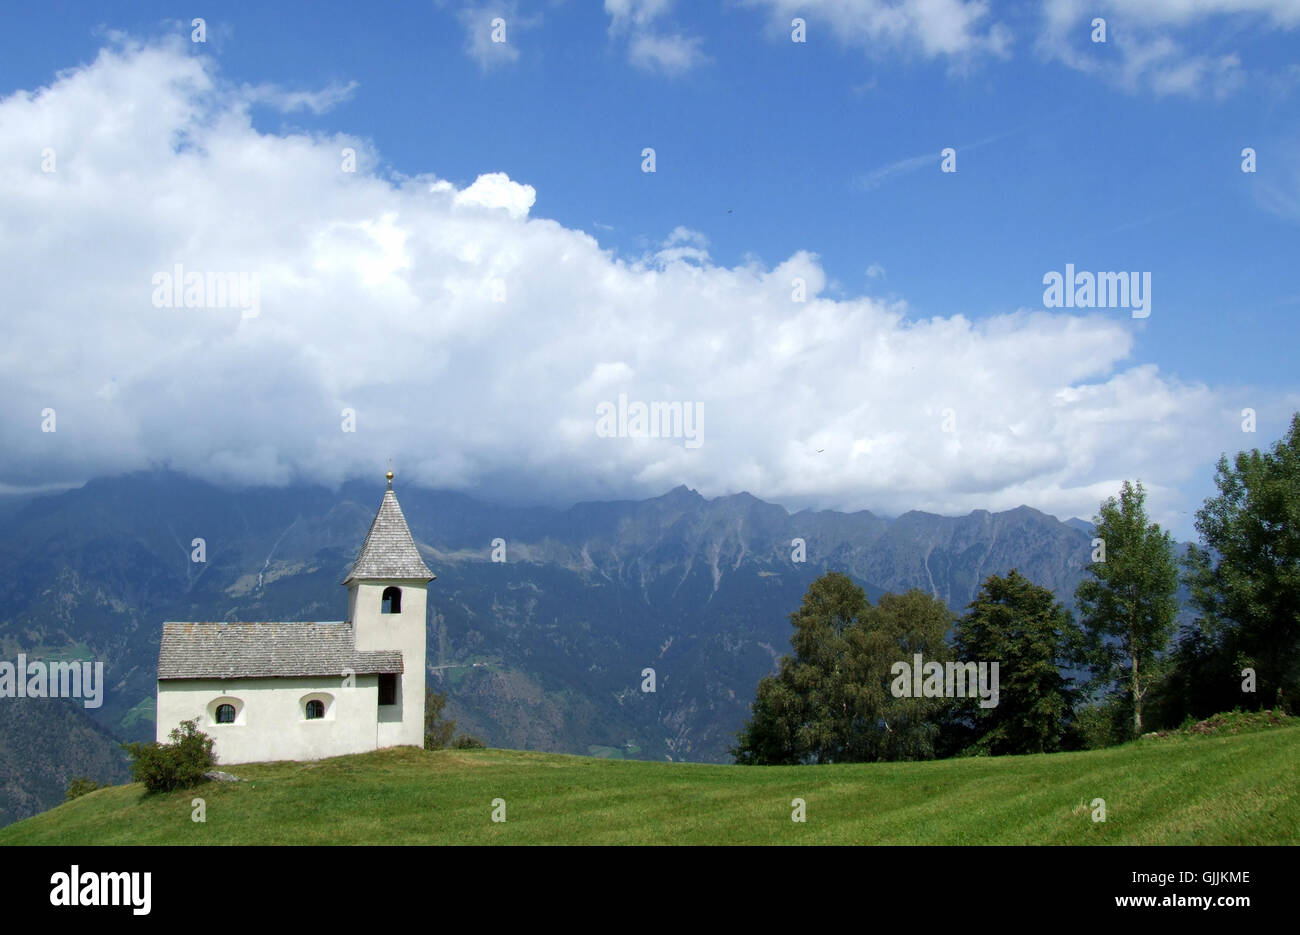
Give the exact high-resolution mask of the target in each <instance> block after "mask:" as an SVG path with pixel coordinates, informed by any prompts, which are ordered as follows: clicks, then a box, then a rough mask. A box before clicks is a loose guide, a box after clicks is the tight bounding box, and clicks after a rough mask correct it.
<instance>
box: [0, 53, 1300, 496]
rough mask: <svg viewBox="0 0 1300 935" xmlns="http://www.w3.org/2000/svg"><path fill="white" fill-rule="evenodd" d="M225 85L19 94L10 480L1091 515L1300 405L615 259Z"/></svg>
mask: <svg viewBox="0 0 1300 935" xmlns="http://www.w3.org/2000/svg"><path fill="white" fill-rule="evenodd" d="M214 67H215V66H214V65H213V64H212V62H211V60H210V59H208V58H206V57H196V56H193V55H190V54H189V53H188V51H187V50H186V49H185V48H184V45H183V44H182V43H180V42H175V43H169V44H163V45H152V46H147V47H141V46H126V47H121V48H116V49H113V50H109V51H105V52H103V53H102V54H101V55H100V56H99V57H98V58H97V59H96V60H95V61H94V62H93V63H92V64H90V65H88V66H85V67H81V68H77V69H73V70H70V71H68V72H66V73H63V74H61V75H60V76H59V77H58V79H57V80H56V81H54V82H53V83H52V84H51V85H50V86H49V87H47V88H42V89H40V90H38V91H36V92H34V93H30V94H29V93H18V94H14V95H11V96H9V97H8V98H5V99H4V100H2V101H0V125H2V126H4V127H5V133H4V134H2V135H0V165H4V166H8V167H9V168H8V169H7V170H6V171H5V172H4V173H0V276H3V281H4V282H5V283H6V286H7V290H6V306H5V308H6V310H5V340H4V342H2V343H0V395H2V396H3V398H4V399H5V401H6V405H5V406H4V407H3V408H2V409H0V452H3V454H0V485H14V486H23V485H27V484H33V483H44V484H53V483H61V482H66V481H69V480H76V479H84V478H85V477H88V476H93V475H97V474H102V473H108V472H113V471H118V470H128V469H134V468H140V467H145V466H147V465H149V464H151V463H170V464H171V465H173V466H174V467H176V468H177V469H181V470H186V471H190V472H193V473H196V474H199V475H202V476H205V477H209V478H211V479H214V480H218V481H241V482H283V481H287V480H289V479H291V478H294V477H301V478H310V479H317V480H321V481H325V482H332V481H337V480H339V479H342V478H344V477H347V476H357V475H361V476H367V477H368V476H376V477H377V476H379V474H380V473H381V472H382V470H383V467H384V465H385V463H386V459H387V458H388V457H390V456H391V457H392V458H393V460H394V463H395V465H396V466H397V467H398V468H399V469H400V470H401V472H402V476H403V477H404V478H405V481H406V482H407V483H412V482H418V483H423V484H427V485H430V486H439V487H461V488H464V489H474V490H478V491H479V492H480V493H483V494H486V495H489V496H490V495H493V494H494V493H509V494H511V495H513V496H517V497H520V498H523V499H530V500H538V499H543V498H552V497H553V498H556V499H565V500H573V499H580V498H584V497H593V496H607V495H619V496H635V495H647V494H657V493H661V492H662V491H663V490H664V489H666V488H667V487H670V486H672V485H675V484H676V483H687V484H690V485H691V486H693V487H696V488H697V489H699V490H701V491H702V492H703V493H705V494H708V495H713V494H722V493H728V492H734V491H737V490H741V489H748V490H750V491H751V492H752V493H754V494H755V495H757V496H762V497H766V498H769V499H773V500H777V501H783V502H787V503H790V504H791V505H794V506H799V505H814V506H837V507H842V508H860V507H866V508H873V509H878V510H884V511H887V512H888V511H901V510H906V509H912V508H918V509H933V510H939V511H944V512H961V511H965V510H969V509H973V508H977V507H980V508H989V509H1001V508H1007V507H1012V506H1016V505H1018V504H1019V503H1022V502H1024V503H1028V504H1030V505H1032V506H1036V507H1038V508H1040V509H1044V510H1046V511H1048V512H1051V513H1054V514H1056V515H1063V516H1069V515H1075V514H1078V515H1082V516H1089V515H1091V512H1092V511H1093V510H1095V508H1096V505H1097V502H1098V501H1099V499H1100V496H1099V494H1105V493H1113V492H1114V490H1116V489H1118V482H1119V481H1120V480H1121V479H1123V478H1125V477H1134V476H1140V477H1142V478H1143V479H1144V480H1145V481H1146V482H1147V483H1148V484H1149V485H1151V486H1152V487H1153V491H1155V488H1156V487H1157V485H1158V486H1159V491H1158V492H1153V503H1155V504H1156V505H1157V506H1160V504H1161V501H1160V500H1159V499H1158V498H1164V501H1163V503H1164V504H1165V506H1168V505H1169V504H1170V503H1172V502H1174V498H1175V497H1176V489H1177V488H1178V486H1179V485H1180V484H1182V483H1184V482H1185V481H1186V479H1187V478H1188V477H1190V476H1192V475H1195V476H1197V477H1200V476H1201V475H1202V474H1204V473H1205V472H1206V471H1207V467H1206V465H1207V464H1208V463H1209V462H1211V461H1212V460H1213V459H1215V458H1217V457H1218V455H1219V453H1220V452H1222V451H1232V450H1236V449H1237V448H1239V447H1241V446H1242V444H1243V443H1242V436H1241V434H1240V432H1239V431H1238V430H1237V424H1238V419H1239V417H1238V415H1237V413H1238V412H1239V411H1240V408H1241V407H1242V406H1243V405H1251V406H1253V407H1255V408H1256V409H1257V410H1259V412H1260V418H1261V421H1264V420H1266V419H1267V418H1268V417H1269V414H1270V413H1272V414H1274V415H1277V414H1278V413H1281V412H1282V407H1283V406H1284V404H1289V405H1294V404H1295V401H1294V400H1278V399H1276V398H1274V399H1273V400H1272V402H1269V399H1270V397H1268V396H1267V395H1266V394H1264V393H1262V392H1255V393H1252V394H1251V396H1250V400H1249V401H1248V402H1242V401H1241V400H1240V399H1237V398H1236V397H1234V396H1232V394H1229V393H1226V392H1224V391H1220V390H1215V389H1212V388H1209V387H1206V386H1202V385H1198V384H1188V383H1184V382H1182V381H1179V380H1177V379H1174V378H1172V377H1170V376H1169V375H1166V374H1161V373H1159V372H1158V371H1157V370H1156V368H1154V367H1152V366H1149V365H1140V364H1139V365H1134V363H1133V362H1132V361H1130V360H1129V357H1130V355H1131V353H1132V349H1133V347H1134V338H1133V334H1134V331H1133V329H1134V327H1135V324H1134V322H1133V321H1132V320H1131V319H1129V318H1128V317H1127V316H1125V315H1123V314H1118V315H1117V314H1106V313H1102V314H1095V315H1088V316H1071V315H1066V314H1056V313H1048V312H1045V311H1022V312H1014V313H1010V314H1006V315H1002V316H997V317H993V318H990V319H987V320H983V321H980V322H978V323H975V322H972V321H970V320H968V319H966V318H965V317H963V316H962V315H961V314H956V313H954V314H953V315H952V316H951V317H938V318H931V319H927V320H920V321H914V320H909V318H908V317H907V314H906V312H907V310H906V307H905V306H904V305H902V304H900V303H890V302H882V301H878V300H874V299H869V298H857V299H851V300H836V299H833V298H830V297H827V296H826V294H825V290H826V280H827V277H826V274H825V272H824V271H823V269H822V268H821V265H820V264H819V262H818V260H817V258H816V257H815V256H813V255H811V254H809V253H805V252H798V253H796V254H794V255H793V256H791V257H789V258H788V259H787V260H785V261H784V262H782V263H780V264H779V265H778V266H776V267H775V268H767V267H765V266H762V265H760V264H758V263H757V262H754V263H748V264H745V265H741V266H736V267H720V266H716V265H713V264H712V263H711V262H710V261H709V258H708V254H707V252H706V251H707V245H708V241H707V238H706V237H705V235H704V234H703V233H701V232H698V231H692V230H689V229H686V228H679V229H677V230H674V231H672V232H671V233H669V234H668V235H667V237H666V240H665V242H664V243H663V244H662V245H660V246H661V248H662V249H660V250H659V252H658V253H655V254H652V255H650V256H648V257H645V258H641V259H638V260H635V261H629V260H626V259H620V258H619V257H617V256H616V255H614V254H612V253H611V252H610V251H608V250H603V249H602V248H601V246H600V244H599V243H598V242H597V241H596V240H595V239H594V238H593V237H591V236H589V235H588V234H586V233H584V232H582V231H578V230H572V229H568V228H565V227H563V226H562V225H560V224H558V223H556V222H555V221H552V220H549V219H545V218H537V217H534V216H532V215H531V208H532V206H533V204H534V198H535V192H534V191H533V189H532V187H531V186H528V185H525V184H522V183H521V182H518V181H515V180H512V179H510V178H508V177H507V176H505V175H504V174H501V173H490V174H485V175H482V176H480V177H479V178H478V180H477V181H475V182H474V183H473V184H472V185H469V186H468V187H465V188H462V189H459V190H458V189H457V187H456V186H454V185H452V184H451V183H449V182H447V181H446V180H441V179H438V178H437V177H436V176H433V175H431V174H430V175H425V176H421V177H418V178H412V179H406V180H401V181H398V182H393V181H390V180H387V179H384V178H380V177H377V176H375V175H373V174H370V173H368V172H367V171H365V170H364V167H365V166H367V165H379V164H381V162H382V161H381V159H380V158H379V156H378V154H377V153H374V152H372V151H371V150H369V149H368V148H367V147H366V145H365V144H364V143H363V142H362V141H360V140H357V139H354V138H350V137H342V136H328V137H327V136H308V135H301V134H299V135H275V134H271V133H263V132H259V131H258V130H256V129H254V128H253V126H252V123H251V121H250V118H249V114H248V102H247V100H246V99H244V98H242V97H241V95H240V92H239V90H238V89H234V88H224V87H223V85H222V83H221V82H220V81H218V80H216V78H215V76H214V74H213V73H211V72H210V69H212V68H214ZM182 144H183V145H182ZM345 146H351V147H355V148H356V149H357V151H358V157H359V163H360V166H359V168H358V171H357V172H355V173H348V172H344V171H342V170H341V167H340V150H341V149H342V148H343V147H345ZM47 147H48V148H52V149H54V150H55V151H56V153H57V160H58V162H57V171H56V172H53V173H50V174H45V173H42V172H41V169H40V160H39V158H38V156H37V155H36V154H39V153H41V151H42V150H43V149H45V148H47ZM361 157H364V158H361ZM674 251H676V252H674ZM177 263H180V264H183V266H184V268H185V269H186V270H191V271H244V272H248V273H255V274H257V276H258V277H259V280H260V312H259V314H258V315H257V316H256V317H244V316H243V315H242V313H241V311H240V310H239V309H236V308H219V307H218V308H203V307H199V308H158V307H155V306H154V304H153V302H152V297H153V284H152V281H151V279H152V277H153V276H154V274H155V273H157V272H159V271H170V270H172V269H173V266H174V264H177ZM796 278H801V279H803V280H804V281H805V283H806V285H807V301H806V302H803V303H798V302H793V301H791V290H792V280H794V279H796ZM494 283H501V284H504V287H505V288H504V292H503V293H502V294H500V295H494V292H493V288H494ZM956 311H957V310H954V312H956ZM1157 314H1160V313H1159V312H1157ZM620 393H626V394H627V396H628V398H629V399H631V400H643V401H647V402H650V401H664V402H673V401H681V402H686V401H690V402H698V403H699V404H701V405H702V407H703V411H704V419H703V429H704V434H703V444H702V445H701V446H700V447H698V448H686V447H685V445H683V444H682V442H681V440H680V439H640V438H602V437H597V434H596V431H595V421H596V420H595V415H596V406H597V404H598V403H600V402H602V401H607V400H613V399H617V397H618V395H619V394H620ZM46 408H52V409H54V410H56V413H57V431H56V432H53V433H47V432H42V431H41V421H42V415H41V413H42V410H43V409H46ZM344 409H351V410H354V411H355V416H356V431H355V432H344V431H342V430H341V425H342V421H343V415H342V412H343V410H344ZM948 409H951V410H953V415H954V416H955V421H956V431H955V432H945V431H943V422H944V419H945V415H946V413H945V410H948ZM819 448H820V449H824V451H823V452H822V453H820V454H818V453H817V449H819ZM1178 508H1181V509H1187V508H1188V504H1186V503H1179V504H1178Z"/></svg>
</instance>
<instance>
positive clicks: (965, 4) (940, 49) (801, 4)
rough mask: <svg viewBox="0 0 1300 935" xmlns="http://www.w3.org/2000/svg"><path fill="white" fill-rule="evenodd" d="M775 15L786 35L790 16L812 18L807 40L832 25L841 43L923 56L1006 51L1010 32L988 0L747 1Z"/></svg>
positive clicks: (775, 22) (776, 24) (775, 26)
mask: <svg viewBox="0 0 1300 935" xmlns="http://www.w3.org/2000/svg"><path fill="white" fill-rule="evenodd" d="M743 2H744V3H745V4H746V5H748V6H754V7H763V8H765V9H767V10H768V11H769V13H770V15H771V23H772V29H773V31H774V32H775V33H780V34H782V35H784V36H786V37H787V41H788V36H789V32H790V21H791V20H792V19H793V18H794V17H796V16H798V17H802V18H804V19H805V20H806V21H807V23H808V29H809V39H808V41H809V42H810V43H811V42H813V41H814V38H815V36H816V32H817V30H818V29H828V30H829V31H830V34H831V35H832V36H834V37H835V39H836V40H837V41H839V42H840V43H842V44H844V45H847V46H853V47H857V48H861V49H863V50H864V51H867V52H869V53H872V54H876V53H881V52H903V53H908V54H919V55H921V56H923V57H925V58H937V57H940V56H947V57H951V58H953V59H971V58H974V57H976V56H980V55H994V56H1000V57H1001V56H1005V55H1006V54H1007V53H1008V51H1009V49H1010V46H1011V38H1012V37H1011V31H1010V30H1009V29H1008V28H1007V27H1006V26H1005V25H1003V24H1002V23H998V22H990V21H989V4H988V3H987V2H985V0H743Z"/></svg>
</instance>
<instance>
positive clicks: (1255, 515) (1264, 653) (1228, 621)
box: [1186, 413, 1300, 708]
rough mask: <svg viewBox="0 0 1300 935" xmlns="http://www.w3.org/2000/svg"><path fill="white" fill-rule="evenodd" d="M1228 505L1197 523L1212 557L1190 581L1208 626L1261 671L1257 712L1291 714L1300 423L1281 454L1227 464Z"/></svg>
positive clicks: (1200, 562)
mask: <svg viewBox="0 0 1300 935" xmlns="http://www.w3.org/2000/svg"><path fill="white" fill-rule="evenodd" d="M1214 483H1215V486H1217V487H1218V489H1219V495H1218V496H1216V497H1210V498H1208V499H1207V500H1206V501H1205V505H1204V506H1203V507H1202V508H1201V509H1200V510H1198V511H1197V513H1196V530H1197V532H1198V533H1200V538H1201V542H1202V545H1203V547H1202V548H1198V547H1197V546H1192V548H1191V549H1190V550H1189V552H1188V556H1187V561H1186V567H1187V576H1186V581H1187V584H1188V587H1189V588H1190V590H1191V593H1192V601H1193V603H1194V604H1195V605H1196V606H1197V608H1198V609H1199V610H1200V611H1201V614H1202V617H1201V620H1200V621H1199V623H1200V624H1201V625H1202V626H1204V627H1205V628H1206V629H1207V630H1208V631H1209V633H1210V634H1212V635H1213V636H1214V637H1215V638H1217V639H1219V640H1221V641H1222V643H1223V647H1224V650H1225V652H1226V653H1227V654H1228V658H1229V659H1231V660H1233V661H1235V662H1236V665H1235V666H1234V669H1235V670H1236V671H1235V672H1232V673H1231V674H1230V675H1229V677H1235V678H1237V679H1240V678H1241V675H1240V672H1241V669H1242V668H1246V667H1250V668H1253V669H1255V674H1256V694H1255V696H1254V697H1255V699H1257V700H1256V702H1255V705H1254V706H1255V707H1259V706H1263V705H1265V704H1275V705H1278V706H1280V707H1283V708H1290V707H1292V706H1294V704H1295V698H1296V696H1297V694H1300V692H1298V691H1297V689H1298V688H1300V686H1298V684H1297V682H1298V681H1300V413H1296V414H1295V415H1293V416H1292V418H1291V427H1290V431H1289V432H1288V433H1287V436H1286V437H1285V438H1283V439H1280V440H1279V441H1278V442H1277V443H1276V444H1275V445H1274V446H1273V449H1272V451H1269V452H1265V453H1261V452H1260V451H1259V450H1258V449H1252V450H1251V451H1248V452H1244V451H1243V452H1238V453H1237V456H1236V458H1235V459H1234V460H1233V463H1232V464H1231V465H1230V464H1229V462H1228V458H1227V456H1226V455H1224V456H1222V457H1220V459H1219V463H1218V468H1217V470H1216V471H1215V477H1214Z"/></svg>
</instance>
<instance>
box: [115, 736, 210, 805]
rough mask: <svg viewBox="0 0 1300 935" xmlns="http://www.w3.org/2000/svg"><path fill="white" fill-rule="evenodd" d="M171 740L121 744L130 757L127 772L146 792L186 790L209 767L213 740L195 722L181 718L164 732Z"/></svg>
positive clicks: (197, 780)
mask: <svg viewBox="0 0 1300 935" xmlns="http://www.w3.org/2000/svg"><path fill="white" fill-rule="evenodd" d="M168 736H169V737H170V738H171V743H157V742H154V743H124V744H122V747H123V748H124V749H125V750H126V752H127V753H129V754H131V756H132V757H133V758H134V760H133V762H132V763H131V775H132V777H133V778H134V779H135V781H136V782H142V783H144V787H145V789H146V790H148V791H149V792H171V791H172V790H173V789H186V788H189V787H190V786H196V785H198V784H199V783H200V782H202V781H203V774H204V773H206V772H207V771H208V770H210V769H212V767H213V765H214V760H213V756H212V745H213V743H214V741H213V739H212V738H211V737H209V736H208V735H207V734H205V733H203V732H202V731H201V730H199V729H198V722H197V721H181V723H180V726H179V727H175V728H173V729H172V732H171V733H170V734H169V735H168Z"/></svg>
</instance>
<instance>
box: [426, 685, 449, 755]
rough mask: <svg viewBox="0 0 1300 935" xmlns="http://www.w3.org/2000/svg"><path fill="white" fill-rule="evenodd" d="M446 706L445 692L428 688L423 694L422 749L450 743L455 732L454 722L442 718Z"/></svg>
mask: <svg viewBox="0 0 1300 935" xmlns="http://www.w3.org/2000/svg"><path fill="white" fill-rule="evenodd" d="M446 707H447V693H446V692H435V691H432V690H430V691H429V692H428V693H427V695H426V696H425V700H424V749H426V750H441V749H442V748H443V747H445V746H447V745H448V744H449V743H451V736H452V734H454V733H456V722H455V721H450V720H448V721H444V720H443V719H442V712H443V709H444V708H446Z"/></svg>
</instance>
